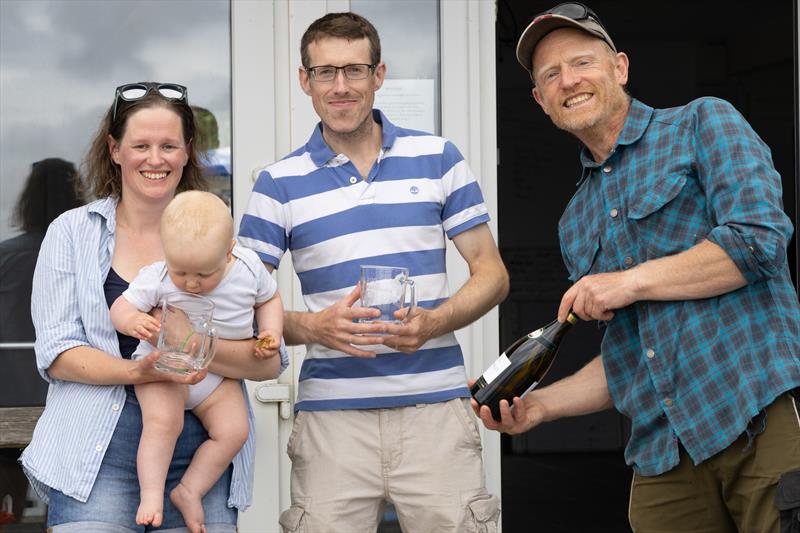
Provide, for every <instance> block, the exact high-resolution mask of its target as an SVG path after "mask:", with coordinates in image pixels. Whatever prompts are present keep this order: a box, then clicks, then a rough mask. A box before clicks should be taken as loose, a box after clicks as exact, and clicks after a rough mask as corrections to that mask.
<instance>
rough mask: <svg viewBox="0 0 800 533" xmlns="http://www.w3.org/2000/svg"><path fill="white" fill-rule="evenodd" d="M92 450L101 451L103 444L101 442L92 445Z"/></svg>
mask: <svg viewBox="0 0 800 533" xmlns="http://www.w3.org/2000/svg"><path fill="white" fill-rule="evenodd" d="M94 451H96V452H102V451H103V445H102V444H98V445H97V446H95V447H94Z"/></svg>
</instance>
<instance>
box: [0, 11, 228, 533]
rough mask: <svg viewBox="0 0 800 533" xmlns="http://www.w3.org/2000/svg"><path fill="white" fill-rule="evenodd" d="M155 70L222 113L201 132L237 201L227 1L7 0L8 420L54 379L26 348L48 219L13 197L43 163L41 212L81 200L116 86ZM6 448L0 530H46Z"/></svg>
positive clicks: (3, 265)
mask: <svg viewBox="0 0 800 533" xmlns="http://www.w3.org/2000/svg"><path fill="white" fill-rule="evenodd" d="M148 80H155V81H161V82H173V83H178V84H181V85H185V86H186V87H188V90H189V102H190V103H191V104H193V105H196V106H199V107H200V108H202V109H203V113H204V116H206V117H208V116H212V117H213V119H214V122H215V128H214V130H213V131H214V134H213V135H211V133H209V134H208V138H207V139H203V140H202V142H205V143H206V146H207V148H206V149H205V151H206V154H207V156H208V173H209V178H210V180H211V183H212V189H213V190H214V192H216V193H217V194H218V195H219V196H220V197H222V198H223V199H225V200H226V201H228V202H229V201H230V197H231V194H230V189H231V180H230V176H231V173H230V130H231V124H230V121H231V94H230V5H229V1H228V0H204V1H203V2H195V1H191V0H115V1H113V2H99V1H97V0H71V1H69V2H64V1H63V0H0V117H2V119H1V120H0V368H2V369H3V373H2V377H0V421H3V420H10V418H8V417H10V416H11V414H10V413H11V411H12V410H11V409H8V408H9V407H12V406H13V407H22V408H23V409H29V406H36V405H43V404H44V398H45V394H46V390H47V389H46V383H45V382H44V381H43V380H42V379H41V377H40V376H39V375H38V372H37V370H36V364H35V358H34V354H33V350H31V349H30V348H29V347H28V346H29V345H30V343H32V341H33V338H34V333H33V328H32V326H31V323H30V277H31V274H32V272H33V265H34V264H35V261H36V257H37V255H38V249H39V243H40V242H41V238H42V236H43V231H44V227H40V225H36V227H35V228H33V229H31V228H30V227H27V226H26V224H21V223H16V224H15V223H14V222H13V221H12V213H13V212H14V208H15V203H16V202H17V200H18V199H19V198H20V197H21V194H22V192H23V190H25V189H26V183H29V182H30V180H31V177H32V176H33V174H35V173H36V168H37V167H38V168H39V170H41V171H42V172H41V174H43V175H44V174H46V176H47V177H46V183H47V184H46V186H44V187H43V188H39V189H36V190H35V191H34V194H33V197H32V200H31V205H33V206H35V207H34V212H33V214H32V215H31V216H38V217H39V219H42V220H46V221H47V222H49V220H50V219H52V216H55V214H57V213H55V211H58V210H62V209H68V208H70V207H72V205H70V204H71V203H72V202H73V200H74V198H71V197H70V195H69V193H68V192H67V190H66V189H63V188H60V185H59V184H62V182H63V181H64V179H63V178H64V176H66V174H68V172H67V171H68V170H69V169H70V168H71V167H70V165H73V166H75V167H77V166H79V164H80V162H81V160H82V159H83V156H84V153H85V152H86V150H87V149H88V143H89V140H90V139H91V137H92V135H93V134H94V132H95V128H97V124H99V123H100V118H101V115H102V113H103V112H104V111H105V110H106V108H107V107H108V105H109V103H110V102H111V100H112V98H113V96H114V88H115V87H117V86H118V85H121V84H123V83H129V82H138V81H148ZM209 131H211V130H209ZM33 162H39V163H37V165H36V166H35V167H34V168H32V166H31V165H32V163H33ZM45 170H46V171H47V172H44V171H45ZM56 200H59V201H58V202H57V201H56ZM60 200H64V201H65V202H64V203H63V204H62V202H60ZM87 200H88V199H87ZM51 215H52V216H51ZM18 222H19V219H18ZM44 225H45V226H46V222H45V224H44ZM37 409H39V410H40V409H41V408H40V407H30V410H31V412H35V411H36V410H37ZM26 412H27V411H26ZM15 413H17V414H19V410H18V409H17V410H16V411H15ZM26 416H27V415H26ZM31 428H32V426H31ZM16 429H18V430H24V429H28V428H16ZM6 436H7V435H6ZM0 442H4V439H2V438H0ZM6 445H9V444H6ZM0 452H2V453H0V529H3V527H7V528H9V529H8V530H9V531H17V530H19V531H23V530H24V531H43V530H44V529H43V526H42V520H43V519H44V513H45V510H44V506H43V504H41V502H39V501H37V500H35V498H34V497H33V493H32V492H31V491H30V490H29V488H28V487H27V484H26V483H25V481H24V479H23V478H22V476H21V475H20V473H19V471H18V470H19V469H18V466H17V464H16V456H17V455H18V454H19V450H18V449H16V448H7V449H3V450H0ZM21 484H24V485H25V486H22V485H21ZM20 499H22V502H20ZM26 500H27V502H26ZM21 503H22V504H26V505H21ZM9 509H10V511H9ZM22 509H24V512H23V511H22ZM6 511H8V512H9V513H10V515H11V516H9V515H7V514H3V513H5V512H6ZM8 520H13V523H12V524H10V525H8V526H4V525H1V524H5V523H7V521H8ZM15 528H22V529H15Z"/></svg>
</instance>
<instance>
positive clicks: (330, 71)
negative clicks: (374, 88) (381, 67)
mask: <svg viewBox="0 0 800 533" xmlns="http://www.w3.org/2000/svg"><path fill="white" fill-rule="evenodd" d="M376 66H377V65H368V64H366V63H353V64H352V65H345V66H343V67H334V66H333V65H320V66H318V67H307V68H306V72H308V75H309V76H311V79H312V80H314V81H322V82H326V81H333V80H334V79H335V78H336V74H337V73H338V72H339V71H340V70H341V71H342V72H344V77H345V78H347V79H348V80H354V81H355V80H363V79H366V78H367V76H369V75H370V73H371V72H372V71H373V70H375V67H376Z"/></svg>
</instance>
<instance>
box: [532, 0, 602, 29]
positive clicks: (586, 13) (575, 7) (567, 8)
mask: <svg viewBox="0 0 800 533" xmlns="http://www.w3.org/2000/svg"><path fill="white" fill-rule="evenodd" d="M547 15H561V16H562V17H567V18H571V19H572V20H587V19H588V20H593V21H595V22H596V23H598V24H599V25H601V26H603V28H605V25H604V24H603V23H602V22H601V21H600V17H598V16H597V14H596V13H595V12H594V11H592V10H591V9H590V8H588V7H586V6H585V5H583V4H581V3H580V2H566V3H564V4H558V5H557V6H556V7H554V8H551V9H548V10H547V11H543V12H541V13H539V14H538V15H536V16H535V17H534V18H533V22H534V23H536V21H537V20H539V18H540V17H546V16H547Z"/></svg>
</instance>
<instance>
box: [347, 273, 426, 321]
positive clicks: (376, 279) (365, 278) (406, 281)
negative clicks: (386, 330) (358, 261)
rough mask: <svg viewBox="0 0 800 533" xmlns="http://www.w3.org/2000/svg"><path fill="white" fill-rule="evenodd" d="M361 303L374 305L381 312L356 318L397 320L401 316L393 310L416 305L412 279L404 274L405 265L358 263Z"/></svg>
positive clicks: (362, 304) (364, 305)
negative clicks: (403, 266)
mask: <svg viewBox="0 0 800 533" xmlns="http://www.w3.org/2000/svg"><path fill="white" fill-rule="evenodd" d="M358 283H359V285H360V287H361V307H372V308H373V309H378V310H379V311H380V312H381V315H380V316H378V317H375V318H362V319H360V320H359V321H360V322H391V323H394V324H400V323H402V322H403V321H404V320H403V319H400V318H397V316H395V311H399V310H400V309H404V308H406V307H407V308H408V310H407V311H406V314H405V316H406V317H408V316H409V314H410V313H411V309H412V308H413V307H414V306H416V305H417V299H416V294H415V290H414V280H412V279H410V278H409V277H408V269H407V268H402V267H389V266H374V265H361V277H360V278H359V281H358Z"/></svg>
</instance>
